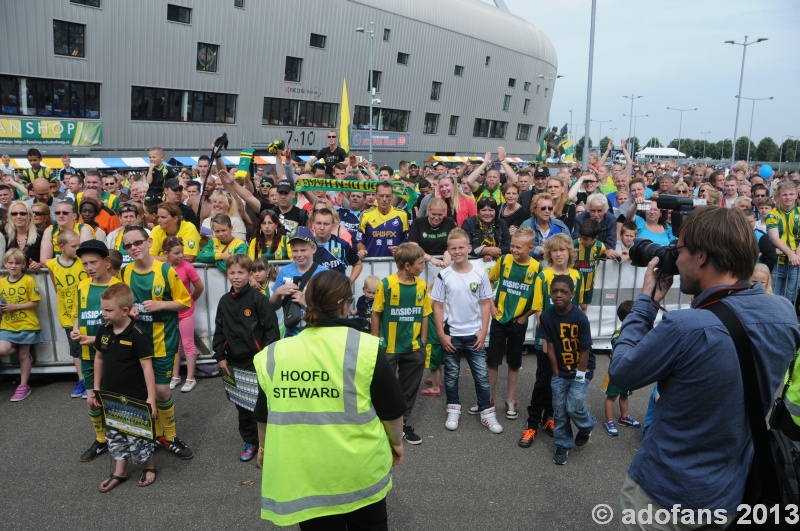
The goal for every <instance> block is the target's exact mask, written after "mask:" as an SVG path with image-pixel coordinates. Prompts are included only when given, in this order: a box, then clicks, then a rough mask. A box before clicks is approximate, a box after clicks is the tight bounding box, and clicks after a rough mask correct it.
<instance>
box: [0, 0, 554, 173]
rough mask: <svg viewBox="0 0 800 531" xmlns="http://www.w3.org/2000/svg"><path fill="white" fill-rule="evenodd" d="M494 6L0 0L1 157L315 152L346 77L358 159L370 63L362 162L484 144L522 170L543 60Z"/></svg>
mask: <svg viewBox="0 0 800 531" xmlns="http://www.w3.org/2000/svg"><path fill="white" fill-rule="evenodd" d="M496 3H497V6H495V5H490V4H487V3H484V2H482V1H480V0H435V1H431V0H403V1H400V2H398V1H396V0H360V1H359V0H325V1H321V0H318V1H312V0H295V1H288V0H276V1H266V0H171V1H169V2H167V1H163V0H136V1H135V2H134V1H128V0H126V1H123V0H5V2H4V10H3V11H4V13H3V14H4V17H3V19H4V24H3V30H2V31H0V151H3V152H8V153H11V154H12V156H15V157H16V158H17V159H19V158H22V159H24V152H25V150H26V149H27V148H28V147H37V148H39V149H40V150H42V151H43V152H44V154H45V156H46V157H58V156H59V155H62V154H70V155H72V156H73V158H75V157H81V156H83V157H117V158H123V157H143V156H144V157H146V151H147V149H148V148H149V147H150V146H153V145H160V146H163V147H164V148H165V149H166V150H167V154H168V157H170V156H180V155H184V156H189V155H192V156H197V155H199V154H202V153H207V152H208V151H209V148H210V144H211V140H212V139H213V138H214V137H216V136H219V135H220V134H221V133H222V132H226V133H227V134H228V137H229V139H230V151H229V152H237V154H238V150H239V149H242V148H246V147H255V148H258V149H260V151H258V153H259V154H262V153H265V151H264V150H263V148H265V147H266V145H267V144H268V143H269V142H270V141H272V140H274V139H283V140H286V141H288V143H289V145H290V147H292V149H293V151H294V153H295V154H296V155H303V154H311V153H312V152H315V151H316V150H318V149H320V148H322V147H324V146H326V145H327V142H326V133H327V131H328V130H330V129H338V128H339V125H340V121H341V117H340V111H341V103H342V93H343V90H342V87H343V81H344V80H346V83H347V92H348V99H349V111H350V119H351V132H352V134H351V143H350V148H351V151H353V152H355V153H359V154H364V155H366V152H367V150H368V144H369V125H368V124H369V105H370V98H371V97H373V96H372V95H371V94H370V91H369V90H368V88H369V64H370V54H371V51H374V67H373V71H374V76H373V86H374V89H375V91H374V111H373V117H372V123H373V127H374V130H373V151H374V157H373V159H374V160H375V161H380V162H388V163H391V164H395V163H396V162H397V161H399V160H400V159H406V160H420V159H423V158H425V157H427V156H429V155H432V154H439V155H456V154H482V153H484V152H486V151H493V152H494V151H496V148H497V146H498V145H503V146H505V147H506V149H507V151H508V153H509V155H514V156H518V157H521V158H525V159H530V158H532V157H533V156H534V155H535V153H536V151H537V147H538V143H537V141H538V139H539V137H540V136H541V135H542V134H543V133H544V130H545V128H546V125H547V124H546V119H547V115H548V108H549V106H550V101H551V98H552V93H553V83H554V81H553V78H555V76H556V73H557V60H556V53H555V50H554V48H553V45H552V43H551V42H550V40H549V39H548V38H547V36H545V35H544V34H543V33H542V32H541V31H540V30H538V29H537V28H536V27H535V26H534V25H532V24H530V23H529V22H526V21H524V20H522V19H520V18H518V17H516V16H514V15H512V14H510V13H509V12H507V10H506V9H505V7H504V3H503V2H502V0H497V2H496ZM498 6H499V7H498ZM357 28H363V31H362V32H358V31H356V30H357ZM370 30H371V31H372V32H373V33H372V34H370ZM373 39H374V40H373ZM371 41H372V42H371ZM373 46H374V48H372V47H373ZM540 76H541V77H540Z"/></svg>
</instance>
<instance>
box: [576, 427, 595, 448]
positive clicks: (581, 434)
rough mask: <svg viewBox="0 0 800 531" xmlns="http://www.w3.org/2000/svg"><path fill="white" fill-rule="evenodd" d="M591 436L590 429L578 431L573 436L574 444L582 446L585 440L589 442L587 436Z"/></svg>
mask: <svg viewBox="0 0 800 531" xmlns="http://www.w3.org/2000/svg"><path fill="white" fill-rule="evenodd" d="M591 436H592V430H588V431H579V432H578V435H576V436H575V446H583V445H584V444H586V443H587V442H589V437H591Z"/></svg>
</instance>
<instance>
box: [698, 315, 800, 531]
mask: <svg viewBox="0 0 800 531" xmlns="http://www.w3.org/2000/svg"><path fill="white" fill-rule="evenodd" d="M705 309H707V310H709V311H710V312H712V313H713V314H714V315H716V316H717V318H719V320H720V321H721V322H722V324H723V325H725V328H727V329H728V333H729V334H730V336H731V339H732V340H733V343H734V345H736V354H737V356H738V358H739V368H740V370H741V372H742V385H743V388H744V402H745V411H746V412H747V417H748V420H749V423H750V432H751V435H752V438H753V461H752V463H751V465H750V472H749V474H748V476H747V482H746V484H745V492H744V499H743V500H742V503H745V504H748V505H750V506H751V507H753V506H755V505H756V504H763V505H765V506H766V507H767V508H770V507H772V506H774V505H780V506H781V508H782V510H781V511H780V514H781V515H783V514H788V513H785V511H786V510H787V509H786V506H787V505H790V504H794V505H797V504H798V501H800V490H798V472H800V453H799V452H798V450H797V447H796V446H795V445H794V444H792V441H791V440H790V439H789V438H788V437H786V435H785V434H783V432H781V431H780V430H776V429H774V428H773V429H769V430H768V429H767V423H766V421H765V419H764V409H763V405H762V402H761V398H760V395H759V387H758V380H757V376H756V374H757V373H756V366H755V362H754V361H753V344H752V342H751V341H750V338H749V337H748V336H747V333H745V330H744V327H743V326H742V323H741V321H740V320H739V318H738V317H736V314H735V313H733V310H731V309H730V308H729V307H728V306H727V305H725V304H719V303H716V304H711V305H709V306H707V307H705ZM773 529H782V527H780V526H778V527H773ZM786 529H794V526H787V527H786Z"/></svg>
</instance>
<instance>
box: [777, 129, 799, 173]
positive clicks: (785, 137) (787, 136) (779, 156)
mask: <svg viewBox="0 0 800 531" xmlns="http://www.w3.org/2000/svg"><path fill="white" fill-rule="evenodd" d="M790 138H797V137H796V136H794V135H785V136H784V137H783V138H781V153H780V155H778V172H780V171H781V162H783V143H784V142H786V141H787V140H788V139H790ZM794 147H795V149H797V142H795V146H794ZM795 162H797V161H795Z"/></svg>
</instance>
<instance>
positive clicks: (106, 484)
mask: <svg viewBox="0 0 800 531" xmlns="http://www.w3.org/2000/svg"><path fill="white" fill-rule="evenodd" d="M114 480H116V481H117V482H116V483H115V484H113V485H112V484H111V482H112V481H114ZM126 481H128V478H126V477H122V476H115V475H114V474H111V476H109V478H108V479H107V480H105V482H103V483H101V484H100V492H102V493H104V494H105V493H106V492H108V491H110V490H112V489H114V488H116V487H118V486H120V485H122V484H123V483H125V482H126Z"/></svg>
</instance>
